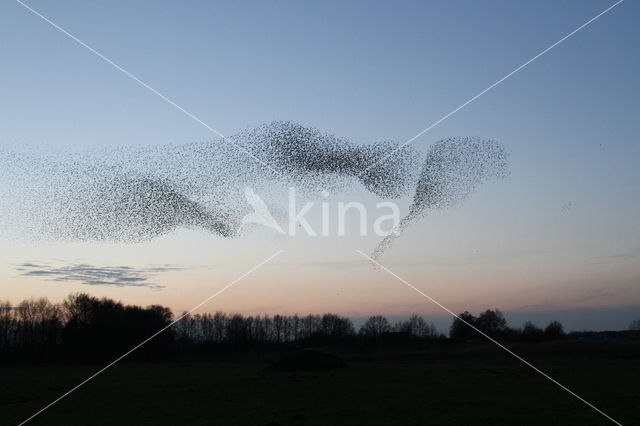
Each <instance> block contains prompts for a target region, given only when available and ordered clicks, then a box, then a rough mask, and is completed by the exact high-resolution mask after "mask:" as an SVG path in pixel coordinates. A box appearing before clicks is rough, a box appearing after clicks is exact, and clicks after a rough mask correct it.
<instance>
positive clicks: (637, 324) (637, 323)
mask: <svg viewBox="0 0 640 426" xmlns="http://www.w3.org/2000/svg"><path fill="white" fill-rule="evenodd" d="M629 330H636V331H638V330H640V319H637V320H633V321H631V324H629Z"/></svg>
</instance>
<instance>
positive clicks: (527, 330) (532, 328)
mask: <svg viewBox="0 0 640 426" xmlns="http://www.w3.org/2000/svg"><path fill="white" fill-rule="evenodd" d="M522 337H523V338H524V339H525V340H529V341H536V340H541V339H542V338H543V337H544V331H543V330H542V329H541V328H540V327H538V326H537V325H535V324H534V323H532V322H531V321H527V322H525V323H524V325H523V326H522Z"/></svg>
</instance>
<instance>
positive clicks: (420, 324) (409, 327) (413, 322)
mask: <svg viewBox="0 0 640 426" xmlns="http://www.w3.org/2000/svg"><path fill="white" fill-rule="evenodd" d="M395 329H396V331H399V332H402V333H409V334H410V335H412V336H414V337H418V338H421V339H438V338H441V337H443V336H442V334H440V333H438V330H436V327H435V326H434V325H433V324H429V323H427V322H426V321H425V320H424V319H423V318H422V317H421V316H419V315H417V314H413V315H411V316H410V317H409V319H408V320H406V321H400V322H398V323H397V324H396V326H395Z"/></svg>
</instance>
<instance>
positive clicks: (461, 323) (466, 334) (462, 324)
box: [449, 311, 480, 340]
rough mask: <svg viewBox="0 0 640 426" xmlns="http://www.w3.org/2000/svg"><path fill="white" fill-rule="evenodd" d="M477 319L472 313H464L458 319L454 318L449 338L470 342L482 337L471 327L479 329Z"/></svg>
mask: <svg viewBox="0 0 640 426" xmlns="http://www.w3.org/2000/svg"><path fill="white" fill-rule="evenodd" d="M476 322H477V319H476V317H474V316H473V315H472V314H471V313H469V312H467V311H464V312H463V313H461V314H460V315H458V317H457V318H454V320H453V324H451V328H450V330H449V337H451V338H452V339H454V340H470V339H478V338H480V336H479V335H478V332H477V331H475V330H474V329H473V328H472V327H470V326H469V325H472V326H474V327H477V325H476Z"/></svg>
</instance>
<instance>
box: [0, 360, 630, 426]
mask: <svg viewBox="0 0 640 426" xmlns="http://www.w3.org/2000/svg"><path fill="white" fill-rule="evenodd" d="M531 361H532V362H533V363H535V364H536V365H537V366H539V367H540V368H541V369H543V370H544V371H546V372H548V373H549V374H550V375H551V376H553V377H554V378H556V379H557V380H559V381H560V382H561V383H563V384H565V385H566V386H567V387H569V388H570V389H572V390H574V391H575V392H576V393H578V394H579V395H580V396H582V397H583V398H585V399H586V400H588V401H590V402H592V403H593V404H595V405H596V406H597V407H599V408H601V409H602V410H603V411H605V412H606V413H607V414H609V415H611V416H612V417H613V418H615V419H616V420H618V421H620V422H621V423H622V424H624V425H632V424H640V397H639V396H638V395H639V394H638V384H639V379H640V363H639V362H638V360H637V359H624V358H620V359H616V358H607V357H589V358H586V357H579V356H578V357H576V356H571V357H557V358H548V357H539V358H537V357H536V358H533V359H531ZM98 368H100V366H60V365H59V366H2V367H0V374H1V377H2V378H1V379H0V380H1V382H0V424H3V425H5V424H7V425H10V424H18V423H20V422H21V421H22V420H24V419H26V418H27V417H29V416H30V415H31V414H33V413H34V412H35V411H37V410H39V409H40V408H42V407H43V406H44V405H46V404H47V403H49V402H51V401H52V400H53V399H55V398H57V397H58V396H60V395H61V394H62V393H64V392H65V391H66V390H67V389H69V388H70V387H72V386H74V385H76V384H77V383H79V382H80V381H82V380H83V379H85V378H86V377H87V376H89V375H90V374H91V373H93V372H95V371H96V370H97V369H98ZM29 424H33V425H119V424H123V425H124V424H126V425H129V424H131V425H267V424H272V425H276V424H279V425H604V424H613V423H610V422H608V421H607V420H606V419H605V418H604V417H602V416H601V415H599V414H598V413H596V412H595V411H593V410H592V409H590V408H589V407H587V406H586V405H584V404H583V403H581V402H580V401H578V400H576V399H575V398H574V397H573V396H571V395H569V394H568V393H567V392H565V391H564V390H562V389H560V388H558V387H557V386H556V385H554V384H552V383H550V382H549V381H548V380H546V379H545V378H543V377H541V376H540V375H538V374H537V373H535V372H533V371H531V370H530V369H529V368H528V367H526V366H524V365H522V364H521V363H519V362H518V361H517V360H514V359H511V358H498V357H494V358H485V359H460V360H428V361H381V362H350V363H349V364H348V366H347V367H346V368H343V369H338V370H329V371H319V372H308V371H307V372H290V371H270V370H265V365H263V364H253V363H236V364H216V363H197V364H188V363H180V364H121V365H116V366H114V367H113V368H111V369H109V370H107V371H106V372H105V373H103V374H102V375H100V376H98V377H97V378H96V379H94V380H92V381H91V382H89V383H88V384H86V385H85V386H83V387H82V388H80V389H78V390H77V391H76V392H74V393H73V394H71V395H70V396H68V397H67V398H65V399H64V400H62V401H61V402H59V403H58V404H56V405H55V406H53V407H52V408H50V409H49V410H47V411H46V412H44V413H42V414H41V415H40V416H38V417H37V418H35V419H33V420H32V421H31V422H30V423H29Z"/></svg>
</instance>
